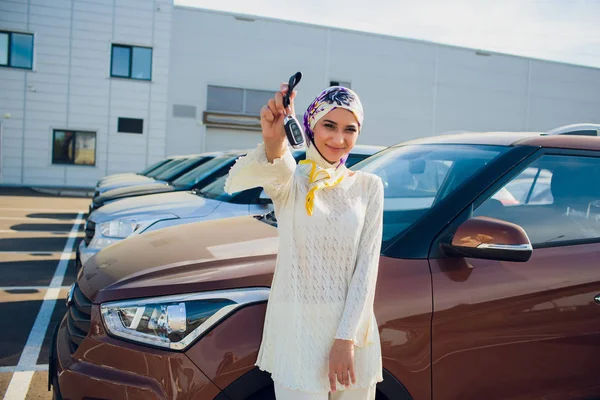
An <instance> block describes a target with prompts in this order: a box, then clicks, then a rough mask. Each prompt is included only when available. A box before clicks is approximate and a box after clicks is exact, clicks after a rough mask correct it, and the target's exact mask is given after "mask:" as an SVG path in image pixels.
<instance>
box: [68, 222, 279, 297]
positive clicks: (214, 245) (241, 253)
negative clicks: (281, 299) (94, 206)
mask: <svg viewBox="0 0 600 400" xmlns="http://www.w3.org/2000/svg"><path fill="white" fill-rule="evenodd" d="M277 244H278V239H277V228H275V227H274V226H271V225H269V224H267V223H264V222H262V221H259V220H257V219H256V218H254V217H252V216H248V217H246V216H244V217H236V218H227V219H219V220H212V221H205V222H198V223H193V224H185V225H179V226H174V227H170V228H165V229H159V230H157V231H154V232H148V233H145V234H143V235H139V236H133V237H130V238H128V239H127V240H124V241H122V242H120V243H118V244H115V245H113V246H110V247H107V248H106V249H104V250H102V251H101V252H99V253H98V254H96V256H95V257H92V258H91V259H90V260H88V261H87V262H86V264H85V267H84V268H83V269H82V271H81V273H80V275H79V277H78V280H77V282H78V285H79V287H80V289H81V291H82V292H83V293H84V294H85V295H86V297H87V298H89V299H90V300H91V301H92V302H93V303H102V302H105V301H111V300H124V299H131V298H137V297H151V296H162V295H171V294H181V293H192V292H199V291H207V290H219V289H230V288H241V287H257V286H260V287H270V286H271V281H272V279H273V270H274V268H275V257H276V252H277Z"/></svg>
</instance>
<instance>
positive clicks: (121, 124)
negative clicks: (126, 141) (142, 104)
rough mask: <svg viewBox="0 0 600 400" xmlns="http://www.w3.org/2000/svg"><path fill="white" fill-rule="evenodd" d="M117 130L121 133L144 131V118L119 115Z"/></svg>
mask: <svg viewBox="0 0 600 400" xmlns="http://www.w3.org/2000/svg"><path fill="white" fill-rule="evenodd" d="M117 131H118V132H121V133H144V120H143V119H140V118H122V117H119V121H118V123H117Z"/></svg>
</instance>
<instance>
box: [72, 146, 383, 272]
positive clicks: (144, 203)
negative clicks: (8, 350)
mask: <svg viewBox="0 0 600 400" xmlns="http://www.w3.org/2000/svg"><path fill="white" fill-rule="evenodd" d="M383 149H384V147H381V146H365V145H359V146H356V147H355V148H354V149H353V151H352V153H351V154H350V156H349V157H348V160H347V165H348V166H349V167H351V166H352V165H354V164H355V163H357V162H359V161H361V160H363V159H365V158H366V157H368V156H371V155H373V154H374V153H376V152H378V151H381V150H383ZM244 154H246V151H229V152H222V153H206V154H201V155H194V156H188V157H185V156H183V157H179V158H174V159H173V161H171V162H170V164H173V163H174V164H175V165H174V166H172V167H171V168H168V169H166V170H164V171H163V172H161V173H160V174H159V175H158V176H156V179H158V178H161V177H162V179H167V178H166V177H167V175H168V176H169V178H168V180H165V181H161V180H156V179H155V180H154V181H151V182H148V181H147V180H146V179H140V180H138V181H137V183H134V180H121V178H120V177H119V178H117V180H118V182H119V183H116V182H113V183H112V184H111V186H112V187H113V189H112V190H109V191H106V192H101V191H100V190H97V191H96V193H95V194H94V198H93V199H92V205H91V206H90V214H89V216H88V218H87V222H86V226H85V238H84V240H83V241H82V242H81V243H80V244H79V247H78V249H77V262H76V264H77V266H78V268H79V267H80V266H81V265H82V264H83V263H84V262H85V261H86V260H88V259H89V258H90V257H91V256H93V255H94V254H96V253H97V252H99V251H100V250H101V249H103V248H105V247H106V246H109V245H111V244H113V243H116V242H119V241H121V240H123V239H125V238H127V237H129V236H131V235H133V234H141V233H144V232H150V231H153V230H156V229H161V228H165V227H167V226H174V225H180V224H185V223H192V222H198V221H204V220H208V219H214V218H225V217H232V216H237V215H251V214H264V213H266V212H268V211H270V210H272V209H273V206H272V202H271V200H270V199H269V198H268V196H267V195H266V193H265V192H264V191H263V190H262V189H260V188H257V189H250V190H245V191H242V192H239V193H236V194H234V195H228V194H227V193H225V190H224V186H225V179H226V176H227V173H228V172H229V169H230V168H231V166H232V165H233V164H234V163H235V160H236V159H237V158H238V157H240V156H242V155H244ZM293 154H294V158H295V159H296V160H297V161H299V160H301V159H303V158H304V156H305V154H304V151H294V152H293ZM199 160H202V161H199ZM194 163H195V164H196V166H195V167H191V168H190V167H189V165H191V164H194ZM167 165H169V163H168V164H164V165H163V166H162V167H158V168H163V167H164V166H167ZM175 171H176V172H175ZM135 178H137V177H135ZM108 182H111V180H110V179H106V180H104V181H101V182H99V183H98V187H102V186H101V185H102V184H105V185H106V183H108ZM116 185H123V186H122V187H115V186H116Z"/></svg>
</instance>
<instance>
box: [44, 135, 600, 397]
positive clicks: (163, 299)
mask: <svg viewBox="0 0 600 400" xmlns="http://www.w3.org/2000/svg"><path fill="white" fill-rule="evenodd" d="M599 132H600V125H593V124H580V125H574V126H566V127H560V128H557V129H555V130H552V131H549V132H545V133H540V132H525V133H509V132H500V133H464V134H456V135H444V136H438V137H432V138H426V139H420V140H414V141H410V142H407V143H402V144H399V145H396V146H392V147H389V148H387V149H385V150H383V151H380V152H377V154H375V155H373V156H370V157H368V158H366V159H364V160H363V161H361V162H359V163H357V164H355V165H354V166H353V167H352V168H353V169H355V170H362V171H367V172H371V173H374V174H376V175H378V176H380V177H381V179H382V182H383V184H384V196H385V203H384V219H383V239H382V252H381V259H380V266H379V275H378V283H377V294H376V298H375V314H376V318H377V321H378V324H379V331H380V337H381V345H382V355H383V367H384V371H383V375H384V380H383V382H381V383H380V384H378V386H377V399H378V400H392V399H393V400H404V399H458V398H460V399H482V398H485V399H503V400H504V399H540V398H552V399H575V398H597V397H600V386H599V385H598V372H597V371H598V370H600V359H599V358H598V357H596V354H597V350H598V348H600V333H599V332H598V326H600V308H598V307H600V268H598V260H599V259H600V185H599V184H598V183H599V182H600V138H599V137H598V136H599ZM224 179H225V174H222V175H221V176H219V177H217V178H216V179H215V180H214V181H213V182H212V183H210V184H208V185H207V186H204V187H203V188H200V189H198V190H194V191H193V192H186V191H182V192H178V193H163V194H157V195H151V196H142V197H137V198H131V199H126V200H119V201H116V202H114V203H111V204H107V205H103V206H101V207H100V208H99V209H97V210H94V211H93V212H92V213H91V215H90V222H92V223H93V224H95V225H90V222H88V227H87V228H88V229H91V228H93V229H91V232H93V235H92V237H91V238H89V241H88V245H83V246H91V243H92V242H93V241H94V240H100V239H103V238H107V237H110V236H107V234H108V235H113V236H115V237H116V236H118V235H120V236H122V237H125V236H129V238H128V239H126V240H122V238H119V240H116V241H115V242H113V243H112V245H110V246H108V247H105V248H104V249H102V250H101V251H99V252H97V254H95V255H94V256H92V257H89V258H87V259H86V260H85V262H84V265H83V268H82V269H81V271H80V273H79V275H78V278H77V282H76V283H75V284H74V285H73V286H72V288H71V290H70V293H69V297H68V300H67V303H68V307H69V311H68V313H67V315H65V317H64V319H63V320H62V322H61V323H60V325H59V326H58V327H57V330H56V332H55V336H54V339H53V344H52V346H51V354H50V360H49V382H50V383H51V384H52V386H53V391H54V395H55V397H56V398H59V399H60V398H69V399H83V398H95V399H100V398H101V399H119V398H145V399H163V398H171V399H220V400H224V399H227V400H242V399H243V400H258V399H274V393H273V387H272V381H271V378H270V376H269V375H268V374H267V373H266V372H262V371H260V370H258V369H257V368H256V367H255V366H254V362H255V361H256V357H257V354H258V349H259V346H260V341H261V338H262V327H263V323H264V314H265V309H266V302H267V300H268V296H269V287H270V285H271V281H272V277H273V273H274V267H275V259H276V252H277V218H276V215H275V214H274V212H273V211H271V209H270V208H269V205H268V204H267V200H266V198H265V197H264V195H261V191H260V190H255V191H254V192H253V194H252V196H250V195H248V196H249V197H244V199H248V198H250V197H251V198H252V200H251V201H249V200H244V201H242V200H237V198H236V197H235V196H236V195H234V196H232V197H233V198H235V199H236V200H233V199H229V198H227V197H226V194H224V193H223V192H222V187H223V183H224ZM188 196H189V197H191V198H189V197H188ZM242 196H246V195H242ZM167 198H169V199H170V200H166V199H167ZM163 199H165V200H163ZM192 199H193V200H192ZM262 199H265V200H264V204H263V203H261V202H262V201H263V200H262ZM138 201H139V202H141V203H140V205H141V206H139V207H140V211H142V210H143V211H142V213H141V214H138V213H137V212H138V209H137V208H136V207H138V206H135V205H134V203H135V202H138ZM220 202H225V203H227V204H220ZM192 203H197V204H198V206H197V207H196V208H194V207H195V206H192V205H190V204H192ZM200 203H201V204H200ZM162 204H166V206H165V207H166V208H161V205H162ZM183 204H188V205H187V206H184V205H183ZM207 204H210V205H207ZM120 205H122V207H121V206H120ZM237 206H240V208H238V209H236V211H232V212H231V213H226V212H223V213H221V212H220V211H219V210H223V211H225V210H234V209H235V207H237ZM261 206H263V207H261ZM186 207H189V208H186ZM242 208H243V210H242ZM192 209H193V210H194V211H192ZM166 210H168V211H166ZM200 210H202V211H200ZM113 213H114V215H115V217H112V218H111V217H108V215H109V214H110V215H112V214H113ZM141 215H154V217H152V218H149V219H142V218H141ZM201 215H204V216H209V215H210V216H211V217H208V218H204V217H202V216H201ZM225 215H229V217H227V218H222V217H223V216H225ZM144 218H146V217H144ZM188 218H189V220H190V221H191V220H194V221H200V222H195V223H182V222H180V223H178V225H177V226H169V225H171V222H169V221H173V220H185V219H188ZM151 227H154V228H152V229H151ZM158 228H160V229H158ZM142 232H143V234H140V233H142ZM90 234H91V233H90ZM98 234H100V235H101V236H96V235H98ZM86 240H87V239H86ZM61 396H62V397H61Z"/></svg>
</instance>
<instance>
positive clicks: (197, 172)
mask: <svg viewBox="0 0 600 400" xmlns="http://www.w3.org/2000/svg"><path fill="white" fill-rule="evenodd" d="M235 158H236V157H234V156H229V155H228V156H220V157H215V158H213V159H212V160H210V161H207V162H205V163H204V164H202V165H200V166H199V167H196V168H194V169H193V170H191V171H189V172H186V173H185V174H183V175H181V176H180V177H179V178H177V179H175V180H174V181H173V185H175V186H192V185H194V184H195V183H197V182H199V181H201V180H203V179H204V178H206V177H207V175H208V174H209V173H210V172H212V171H213V170H214V169H215V168H219V167H221V166H223V165H227V164H233V161H234V159H235Z"/></svg>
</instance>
